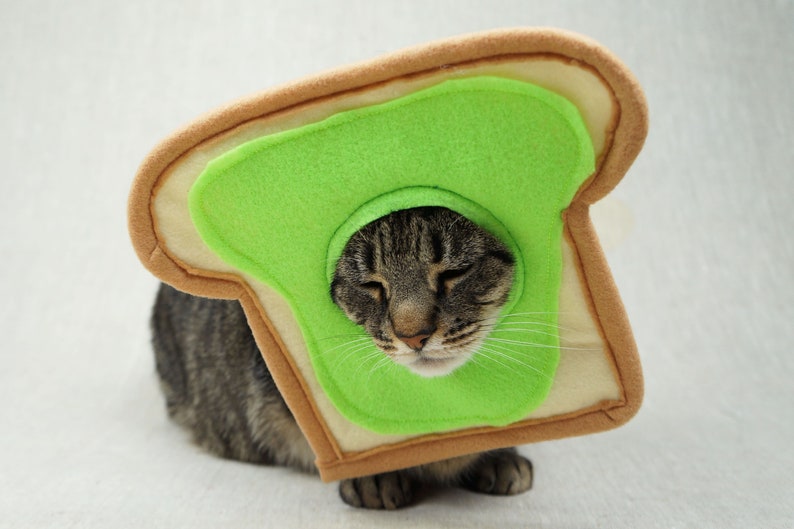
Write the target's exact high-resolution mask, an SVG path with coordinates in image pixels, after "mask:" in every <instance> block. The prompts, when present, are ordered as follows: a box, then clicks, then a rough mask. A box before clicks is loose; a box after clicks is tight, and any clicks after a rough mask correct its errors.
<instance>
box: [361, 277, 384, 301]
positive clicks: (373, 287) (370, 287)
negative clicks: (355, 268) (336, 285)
mask: <svg viewBox="0 0 794 529" xmlns="http://www.w3.org/2000/svg"><path fill="white" fill-rule="evenodd" d="M361 288H363V289H364V290H366V291H367V292H369V293H370V294H371V295H372V297H374V298H375V299H376V300H378V301H383V300H384V299H386V286H385V285H384V284H383V283H381V282H380V281H367V282H366V283H362V284H361Z"/></svg>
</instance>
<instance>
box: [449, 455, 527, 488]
mask: <svg viewBox="0 0 794 529" xmlns="http://www.w3.org/2000/svg"><path fill="white" fill-rule="evenodd" d="M461 485H462V486H463V487H464V488H467V489H469V490H472V491H474V492H483V493H485V494H498V495H511V494H519V493H521V492H524V491H527V490H529V489H531V488H532V463H531V462H530V461H529V459H527V458H525V457H522V456H520V455H518V454H517V453H515V452H513V451H510V450H499V451H495V452H490V453H487V454H483V456H482V458H481V459H480V460H479V461H477V462H476V463H475V464H474V465H473V466H472V467H471V468H470V469H469V470H468V471H467V472H466V475H465V477H464V478H463V481H462V483H461Z"/></svg>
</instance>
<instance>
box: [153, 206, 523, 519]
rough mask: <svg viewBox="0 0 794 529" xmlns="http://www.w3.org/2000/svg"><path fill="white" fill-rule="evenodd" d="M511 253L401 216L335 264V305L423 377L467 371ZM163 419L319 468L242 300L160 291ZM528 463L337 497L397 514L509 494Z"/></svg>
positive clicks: (500, 296) (465, 462)
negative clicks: (429, 495)
mask: <svg viewBox="0 0 794 529" xmlns="http://www.w3.org/2000/svg"><path fill="white" fill-rule="evenodd" d="M513 271H514V257H513V255H512V253H511V252H510V251H509V249H508V248H507V247H506V246H505V245H504V244H503V243H502V242H500V241H499V240H498V239H497V238H496V237H494V236H493V235H491V234H489V233H488V232H486V231H485V230H483V229H482V228H480V227H479V226H477V225H476V224H474V223H473V222H471V221H470V220H468V219H467V218H465V217H463V216H462V215H459V214H457V213H455V212H453V211H451V210H449V209H446V208H441V207H422V208H411V209H406V210H400V211H397V212H394V213H391V214H389V215H387V216H384V217H381V218H380V219H377V220H375V221H374V222H372V223H370V224H368V225H366V226H365V227H363V228H362V229H360V230H359V231H358V232H356V233H355V234H354V235H353V236H352V237H351V238H350V240H349V241H348V243H347V245H346V246H345V248H344V250H343V252H342V255H341V257H340V259H339V261H338V263H337V266H336V270H335V274H334V277H333V281H332V284H331V288H330V295H331V297H332V299H333V301H334V302H335V303H336V304H337V305H338V306H339V307H340V308H341V309H342V310H343V311H344V312H345V314H346V315H347V316H348V317H349V318H350V319H351V320H352V321H354V322H355V323H357V324H359V325H361V326H362V327H363V328H364V329H365V330H366V331H367V333H368V334H369V335H370V337H371V339H372V340H373V342H374V343H375V345H376V346H377V347H378V348H379V349H380V350H381V351H382V352H383V354H384V355H386V356H388V357H389V358H390V359H391V360H392V361H394V362H395V363H397V364H400V365H403V366H405V367H406V368H407V369H410V370H411V371H413V372H414V373H416V374H417V375H418V376H425V377H433V376H444V375H447V374H449V373H451V372H453V371H454V370H455V369H456V368H458V367H460V366H461V365H463V364H464V363H465V362H466V361H467V360H469V359H470V358H471V357H472V355H474V354H475V353H476V351H477V348H478V346H479V345H480V344H481V343H482V340H483V339H484V338H485V336H486V335H487V331H488V328H489V327H490V325H489V322H492V321H493V318H495V317H496V316H497V314H498V313H499V311H500V309H501V307H502V306H503V305H504V303H505V302H506V300H507V298H508V296H509V293H510V287H511V285H512V280H513ZM151 326H152V344H153V348H154V351H155V359H156V368H157V372H158V374H159V377H160V382H161V387H162V390H163V393H164V395H165V399H166V407H167V410H168V414H169V415H170V416H171V417H172V418H173V419H174V420H175V421H176V422H177V423H179V424H181V425H182V426H184V427H185V428H186V429H187V430H188V431H190V432H191V433H192V435H193V438H194V439H195V441H196V442H197V443H198V444H199V445H200V446H202V447H204V448H205V449H207V450H208V451H210V452H212V453H214V454H217V455H219V456H222V457H226V458H231V459H236V460H240V461H246V462H252V463H260V464H271V465H283V466H288V467H292V468H295V469H299V470H302V471H306V472H316V468H315V466H314V463H313V461H314V454H313V453H312V450H311V448H310V447H309V444H308V442H307V441H306V439H305V438H304V436H303V434H302V433H301V431H300V429H299V428H298V426H297V423H296V422H295V419H294V418H293V416H292V414H291V413H290V411H289V409H288V408H287V406H286V404H285V402H284V400H283V398H282V397H281V395H280V393H279V392H278V389H277V388H276V386H275V384H274V382H273V379H272V377H271V375H270V372H269V371H268V369H267V366H266V365H265V363H264V361H263V359H262V356H261V354H260V352H259V350H258V348H257V346H256V343H255V342H254V338H253V335H252V333H251V330H250V329H249V327H248V324H247V322H246V318H245V314H244V313H243V310H242V308H241V306H240V305H239V303H238V302H236V301H227V300H214V299H205V298H199V297H195V296H191V295H189V294H185V293H182V292H180V291H177V290H175V289H174V288H172V287H170V286H167V285H161V287H160V290H159V292H158V294H157V298H156V301H155V305H154V309H153V312H152V318H151ZM532 476H533V471H532V464H531V462H530V461H529V460H528V459H526V458H524V457H523V456H521V455H519V454H518V453H517V452H516V450H515V449H514V448H508V449H500V450H494V451H489V452H483V453H479V454H472V455H466V456H461V457H455V458H452V459H447V460H444V461H439V462H436V463H430V464H425V465H421V466H417V467H412V468H408V469H403V470H398V471H394V472H387V473H384V474H378V475H375V476H364V477H360V478H354V479H345V480H342V481H341V482H340V483H339V494H340V496H341V498H342V500H343V501H345V502H346V503H348V504H349V505H352V506H355V507H364V508H371V509H395V508H399V507H403V506H406V505H408V504H410V503H411V502H412V501H413V499H414V496H415V492H416V491H417V490H418V487H419V486H420V485H422V484H437V485H438V484H441V485H453V486H461V487H464V488H467V489H470V490H473V491H477V492H484V493H490V494H500V495H503V494H516V493H519V492H523V491H525V490H528V489H529V488H531V486H532Z"/></svg>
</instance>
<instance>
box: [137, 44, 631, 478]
mask: <svg viewBox="0 0 794 529" xmlns="http://www.w3.org/2000/svg"><path fill="white" fill-rule="evenodd" d="M646 132H647V111H646V106H645V100H644V97H643V94H642V91H641V89H640V88H639V86H638V84H637V82H636V80H635V79H634V78H633V76H632V75H631V73H630V72H628V70H627V69H626V68H625V66H623V65H622V64H621V63H620V62H619V61H618V60H617V59H616V58H615V57H613V56H612V55H611V54H610V53H609V52H608V51H606V50H605V49H603V48H602V47H601V46H599V45H598V44H596V43H594V42H592V41H590V40H588V39H586V38H583V37H580V36H577V35H574V34H571V33H567V32H562V31H558V30H548V29H515V30H501V31H493V32H487V33H480V34H474V35H468V36H464V37H459V38H454V39H449V40H444V41H439V42H434V43H431V44H427V45H424V46H420V47H416V48H411V49H407V50H403V51H401V52H398V53H394V54H391V55H387V56H384V57H381V58H379V59H376V60H373V61H370V62H366V63H362V64H357V65H354V66H350V67H346V68H342V69H339V70H335V71H332V72H328V73H325V74H321V75H318V76H316V77H311V78H308V79H304V80H301V81H298V82H295V83H291V84H289V85H286V86H283V87H281V88H277V89H274V90H271V91H268V92H264V93H261V94H257V95H254V96H251V97H248V98H245V99H242V100H239V101H237V102H235V103H232V104H230V105H228V106H226V107H224V108H221V109H219V110H216V111H214V112H212V113H210V114H208V115H206V116H204V117H203V118H201V119H199V120H197V121H195V122H193V123H192V124H190V125H189V126H187V127H186V128H184V129H182V130H181V131H179V132H177V133H176V134H174V135H173V136H171V137H170V138H168V139H166V140H165V141H163V142H162V143H161V144H160V145H159V146H157V147H156V148H155V149H154V150H153V151H152V153H151V154H150V155H149V156H148V158H147V159H146V160H145V161H144V163H143V165H142V166H141V168H140V170H139V172H138V174H137V176H136V179H135V183H134V185H133V188H132V192H131V195H130V202H129V226H130V233H131V236H132V240H133V244H134V246H135V249H136V251H137V253H138V256H139V258H140V259H141V261H142V262H143V264H144V265H145V266H146V267H147V268H148V269H149V270H151V271H152V273H154V274H155V275H156V276H157V277H158V278H160V279H161V280H162V281H164V282H167V283H169V284H171V285H172V286H174V287H176V288H178V289H181V290H184V291H186V292H190V293H192V294H196V295H200V296H206V297H218V298H225V299H239V300H240V302H241V303H242V305H243V308H244V310H245V313H246V316H247V318H248V322H249V324H250V326H251V328H252V330H253V332H254V336H255V339H256V341H257V344H258V345H259V348H260V350H261V351H262V354H263V356H264V358H265V361H266V363H267V365H268V367H269V369H270V371H271V373H272V374H273V378H274V380H275V381H276V383H277V385H278V387H279V390H280V391H281V393H282V395H283V396H284V399H285V400H286V402H287V404H288V405H289V407H290V409H291V411H292V413H293V415H294V416H295V418H296V420H297V421H298V424H299V425H300V427H301V429H302V430H303V432H304V434H305V435H306V437H307V438H308V440H309V443H310V444H311V446H312V449H313V450H314V452H315V454H316V456H317V466H318V468H319V470H320V474H321V477H322V478H323V479H324V480H336V479H342V478H347V477H354V476H360V475H367V474H375V473H379V472H385V471H389V470H394V469H398V468H404V467H408V466H413V465H417V464H422V463H427V462H431V461H436V460H440V459H444V458H448V457H453V456H457V455H462V454H465V453H471V452H477V451H482V450H487V449H493V448H499V447H504V446H512V445H517V444H524V443H528V442H533V441H540V440H548V439H554V438H560V437H565V436H571V435H581V434H586V433H591V432H596V431H600V430H605V429H609V428H613V427H615V426H618V425H620V424H622V423H624V422H626V421H627V420H629V419H630V418H631V417H632V416H633V415H634V414H635V413H636V411H637V409H638V408H639V405H640V402H641V399H642V391H643V389H642V375H641V369H640V364H639V360H638V356H637V351H636V346H635V343H634V340H633V337H632V334H631V329H630V327H629V323H628V320H627V317H626V315H625V312H624V310H623V307H622V304H621V302H620V298H619V296H618V293H617V291H616V288H615V285H614V283H613V281H612V279H611V276H610V273H609V269H608V266H607V264H606V261H605V259H604V256H603V253H602V251H601V248H600V246H599V242H598V239H597V237H596V235H595V232H594V230H593V227H592V225H591V222H590V219H589V215H588V208H589V206H590V205H591V204H592V203H594V202H595V201H597V200H598V199H600V198H601V197H603V196H604V195H605V194H606V193H608V192H609V191H610V190H611V189H612V188H613V187H614V186H615V185H616V184H617V183H618V181H619V180H620V179H621V178H622V177H623V175H624V174H625V172H626V171H627V170H628V168H629V166H630V165H631V163H632V161H633V160H634V158H635V157H636V156H637V154H638V153H639V151H640V148H641V146H642V143H643V141H644V138H645V135H646ZM418 206H444V207H447V208H449V209H452V210H454V211H456V212H458V213H460V214H462V215H464V216H466V217H467V218H469V219H470V220H472V221H473V222H475V223H476V224H478V225H480V226H481V227H483V228H485V229H486V230H488V231H489V232H491V233H492V234H494V235H496V236H497V237H498V238H499V239H500V240H501V241H502V242H504V243H505V244H506V245H507V246H508V247H509V248H510V249H511V250H512V251H513V254H514V255H515V256H516V274H515V281H514V284H513V288H512V290H511V295H510V299H509V301H508V303H507V305H506V306H505V307H504V309H503V310H502V317H501V318H500V319H499V320H498V323H497V324H496V326H495V328H494V329H493V330H492V331H491V336H495V337H499V343H500V345H499V351H500V354H499V356H497V357H490V358H481V359H478V361H477V362H469V363H467V364H466V365H464V366H463V367H461V368H459V369H458V370H456V371H455V372H453V373H452V374H450V375H447V376H444V377H436V378H422V377H419V376H417V375H415V374H413V373H411V372H409V371H408V370H407V369H404V368H402V367H399V366H395V368H394V369H389V370H381V371H373V369H372V367H373V365H372V364H374V363H376V362H377V359H374V360H373V359H372V358H373V356H372V355H371V352H372V350H374V349H375V345H374V344H372V345H371V347H370V348H369V349H367V348H364V349H361V350H359V351H358V352H357V353H356V354H353V355H350V354H348V353H347V351H348V349H347V348H346V347H344V346H345V344H346V339H345V336H346V335H350V334H355V333H360V332H361V330H360V329H358V327H357V326H356V325H355V324H354V323H352V322H351V321H349V320H348V319H347V318H346V317H345V315H344V314H343V313H342V311H341V310H340V309H339V308H338V307H336V305H334V304H333V302H332V301H331V297H330V294H329V286H330V281H331V279H332V276H333V272H334V269H335V263H336V261H337V260H338V258H339V256H340V255H341V253H342V250H343V248H344V245H345V243H346V242H347V240H348V239H349V238H350V236H351V235H352V234H353V233H355V232H356V231H357V230H358V229H360V228H361V227H363V226H364V225H366V224H368V223H369V222H371V221H373V220H375V219H377V218H379V217H381V216H384V215H386V214H388V213H390V212H393V211H396V210H400V209H406V208H411V207H418Z"/></svg>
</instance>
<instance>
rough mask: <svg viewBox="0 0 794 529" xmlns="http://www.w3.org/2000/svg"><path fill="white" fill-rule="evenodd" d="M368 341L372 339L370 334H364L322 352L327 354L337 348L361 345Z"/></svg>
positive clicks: (324, 354)
mask: <svg viewBox="0 0 794 529" xmlns="http://www.w3.org/2000/svg"><path fill="white" fill-rule="evenodd" d="M367 341H371V339H370V338H369V337H368V336H363V337H361V338H356V339H355V340H350V341H347V342H345V343H341V344H339V345H335V346H334V347H331V348H330V349H326V350H324V351H323V352H322V353H321V354H322V355H323V356H326V355H328V354H329V353H332V352H333V351H336V350H337V349H341V348H342V347H346V346H352V345H360V344H362V343H364V342H367Z"/></svg>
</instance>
